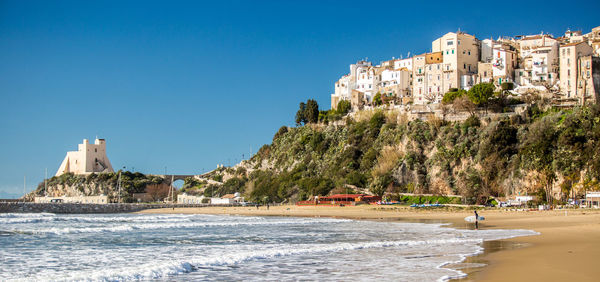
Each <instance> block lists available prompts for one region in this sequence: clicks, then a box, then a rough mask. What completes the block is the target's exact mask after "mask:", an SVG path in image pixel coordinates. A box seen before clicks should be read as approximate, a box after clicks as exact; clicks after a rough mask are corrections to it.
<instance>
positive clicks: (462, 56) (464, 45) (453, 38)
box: [431, 31, 480, 93]
mask: <svg viewBox="0 0 600 282" xmlns="http://www.w3.org/2000/svg"><path fill="white" fill-rule="evenodd" d="M431 49H432V51H433V53H436V52H442V55H443V65H442V72H443V73H444V75H443V77H442V79H443V82H442V88H441V92H442V93H446V92H448V90H449V89H450V88H460V89H469V88H471V86H473V84H474V82H475V79H476V77H477V63H478V62H479V49H480V42H479V40H478V39H477V38H475V36H473V35H470V34H467V33H464V32H460V31H459V32H449V33H447V34H445V35H444V36H442V37H440V38H438V39H436V40H434V41H433V42H432V43H431Z"/></svg>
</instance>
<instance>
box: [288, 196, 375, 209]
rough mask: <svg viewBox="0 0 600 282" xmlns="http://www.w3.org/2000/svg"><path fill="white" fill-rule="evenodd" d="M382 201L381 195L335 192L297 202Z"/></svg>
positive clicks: (298, 203) (336, 203)
mask: <svg viewBox="0 0 600 282" xmlns="http://www.w3.org/2000/svg"><path fill="white" fill-rule="evenodd" d="M378 201H381V197H379V196H372V195H367V194H335V195H331V196H314V197H312V198H311V199H309V200H307V201H299V202H297V203H296V204H297V205H299V206H302V205H352V206H355V205H358V204H375V203H377V202H378Z"/></svg>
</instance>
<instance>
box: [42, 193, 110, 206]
mask: <svg viewBox="0 0 600 282" xmlns="http://www.w3.org/2000/svg"><path fill="white" fill-rule="evenodd" d="M33 201H34V202H35V203H76V204H108V196H106V195H99V196H75V197H65V196H62V197H35V198H34V200H33Z"/></svg>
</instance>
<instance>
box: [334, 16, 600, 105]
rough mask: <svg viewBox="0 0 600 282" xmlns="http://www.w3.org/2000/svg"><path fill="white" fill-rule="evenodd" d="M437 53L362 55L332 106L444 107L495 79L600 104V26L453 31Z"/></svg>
mask: <svg viewBox="0 0 600 282" xmlns="http://www.w3.org/2000/svg"><path fill="white" fill-rule="evenodd" d="M431 51H432V52H430V53H425V54H420V55H415V56H412V57H409V58H401V59H395V58H393V59H392V60H389V61H384V62H381V63H380V64H379V65H376V66H374V65H373V64H372V63H371V62H368V61H365V60H361V61H358V62H357V63H355V64H351V65H350V73H348V74H346V75H344V76H342V77H341V78H340V79H339V80H338V81H336V82H335V92H334V93H333V94H331V108H332V109H336V108H337V105H338V103H339V102H340V101H344V100H345V101H350V103H351V106H352V109H353V110H360V109H365V108H366V109H369V108H373V107H375V106H378V105H380V104H387V105H389V106H390V107H394V108H397V109H400V110H405V111H409V110H415V109H416V110H421V111H436V110H440V109H439V106H440V104H441V103H442V99H443V98H444V95H445V94H446V93H448V92H456V91H460V90H469V89H470V88H472V87H473V86H474V85H476V84H479V83H491V84H493V86H494V87H495V88H496V90H506V91H509V93H510V94H511V95H512V96H522V95H527V94H536V95H542V96H546V97H548V98H549V99H550V100H551V101H552V103H553V104H554V105H562V106H575V105H584V104H588V103H597V102H598V99H599V97H600V95H599V93H600V57H598V56H600V26H598V27H595V28H593V29H592V30H591V32H589V33H585V34H583V33H582V32H581V31H571V30H567V31H566V32H565V33H564V35H562V36H560V37H554V36H552V35H550V34H544V33H541V34H537V35H519V36H514V37H501V38H498V39H496V40H494V39H483V40H480V39H478V38H477V37H475V36H474V35H471V34H467V33H465V32H461V31H458V32H449V33H447V34H445V35H443V36H442V37H440V38H437V39H435V40H433V41H432V42H431Z"/></svg>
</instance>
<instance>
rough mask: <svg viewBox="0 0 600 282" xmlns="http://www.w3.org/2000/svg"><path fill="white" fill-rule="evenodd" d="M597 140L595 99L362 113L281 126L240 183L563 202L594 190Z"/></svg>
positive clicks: (300, 194) (289, 190) (599, 153)
mask: <svg viewBox="0 0 600 282" xmlns="http://www.w3.org/2000/svg"><path fill="white" fill-rule="evenodd" d="M599 142H600V111H599V108H598V107H596V106H594V107H582V108H576V109H573V110H558V109H549V110H547V111H541V110H539V109H538V108H537V107H536V106H533V107H530V109H529V110H528V111H527V112H525V113H524V114H522V115H514V116H511V117H505V118H503V119H499V120H489V119H484V120H479V119H478V118H477V117H475V116H472V117H470V118H469V119H467V120H466V121H464V122H445V121H442V120H439V119H435V118H432V119H430V120H429V121H427V122H425V121H421V120H413V121H408V120H407V118H406V116H402V115H398V114H397V113H395V112H383V111H371V112H368V111H365V112H359V113H357V115H356V116H355V117H354V118H347V119H346V125H344V126H340V125H324V124H308V125H306V126H302V127H296V128H285V129H283V128H282V129H280V130H279V131H278V133H277V134H276V135H275V137H274V138H273V143H272V144H269V145H265V146H263V147H262V148H261V149H260V150H259V152H258V153H257V154H256V155H255V156H254V157H253V158H252V159H251V160H250V161H248V163H247V165H249V166H251V167H252V171H251V172H250V173H249V174H248V175H247V176H246V175H244V176H243V177H244V179H243V183H245V184H244V185H243V187H241V185H240V186H238V187H239V190H237V191H238V192H243V193H245V194H246V195H247V196H248V197H250V198H251V199H253V200H257V201H262V200H263V199H265V198H268V199H269V200H270V201H276V202H283V201H286V200H288V199H291V200H303V199H307V198H308V197H309V196H311V195H326V194H328V193H331V192H332V191H334V192H346V191H349V190H348V189H352V190H354V189H360V188H361V187H365V188H367V189H369V190H370V191H371V192H372V193H374V194H378V195H383V194H384V193H389V194H390V195H391V196H392V197H393V198H395V199H398V198H399V197H400V196H399V195H398V196H394V195H395V194H396V193H428V194H436V195H447V194H453V195H460V196H463V201H464V202H465V203H484V202H486V201H487V200H488V199H489V197H490V196H494V197H502V196H509V195H514V194H519V193H520V194H525V193H529V194H536V195H538V196H540V197H539V199H540V200H541V201H550V200H554V201H565V200H566V199H567V198H569V197H571V196H574V195H580V196H581V194H582V193H584V191H585V190H593V189H598V188H599V186H598V182H597V180H598V179H599V177H600V146H599V145H600V144H599ZM239 177H242V176H239Z"/></svg>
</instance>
